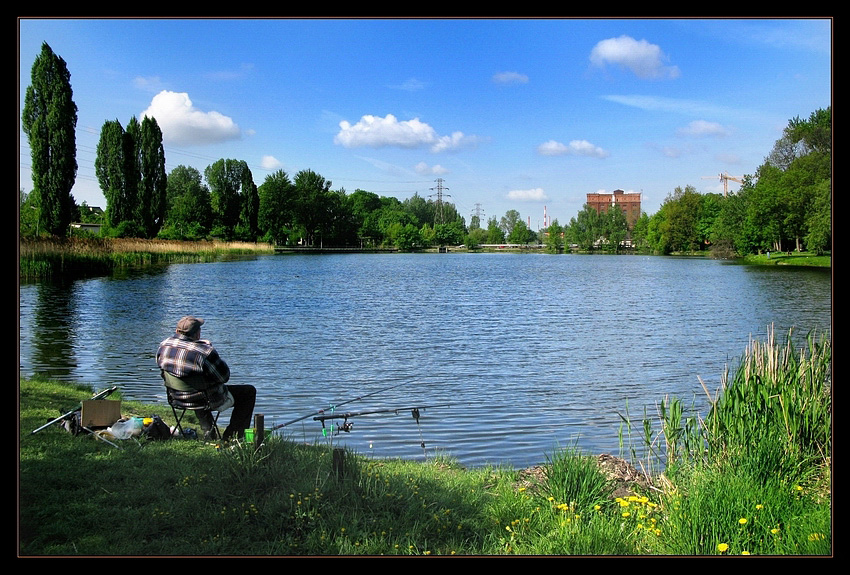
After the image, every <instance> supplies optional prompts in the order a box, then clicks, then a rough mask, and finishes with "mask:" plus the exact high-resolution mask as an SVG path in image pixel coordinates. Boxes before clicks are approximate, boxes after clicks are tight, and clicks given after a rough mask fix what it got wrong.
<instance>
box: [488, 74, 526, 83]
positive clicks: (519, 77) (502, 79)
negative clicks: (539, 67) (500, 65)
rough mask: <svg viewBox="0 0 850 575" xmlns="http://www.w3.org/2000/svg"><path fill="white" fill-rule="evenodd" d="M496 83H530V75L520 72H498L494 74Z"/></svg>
mask: <svg viewBox="0 0 850 575" xmlns="http://www.w3.org/2000/svg"><path fill="white" fill-rule="evenodd" d="M493 82H495V83H496V84H528V76H526V75H525V74H520V73H519V72H498V73H496V74H493Z"/></svg>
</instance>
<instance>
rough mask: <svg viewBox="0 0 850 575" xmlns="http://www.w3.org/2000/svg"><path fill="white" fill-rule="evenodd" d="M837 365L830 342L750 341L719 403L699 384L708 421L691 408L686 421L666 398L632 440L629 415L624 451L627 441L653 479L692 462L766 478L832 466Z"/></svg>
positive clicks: (812, 337)
mask: <svg viewBox="0 0 850 575" xmlns="http://www.w3.org/2000/svg"><path fill="white" fill-rule="evenodd" d="M831 365H832V345H831V341H830V339H829V338H828V337H826V336H825V335H821V336H817V335H816V334H809V335H808V336H807V338H806V345H805V346H804V347H801V348H800V349H799V350H797V349H795V346H794V343H793V338H792V333H791V332H790V331H789V333H788V336H787V338H786V341H785V342H784V343H782V344H779V343H777V341H776V338H775V334H774V331H773V329H772V327H771V328H770V329H769V330H768V335H767V340H766V341H764V342H760V341H757V340H752V341H751V342H750V344H749V345H748V347H747V349H746V350H745V352H744V355H743V357H742V359H741V362H740V364H739V365H738V367H737V368H736V370H735V372H734V374H733V375H732V376H731V378H730V375H729V371H728V369H727V370H726V372H725V373H723V374H722V376H721V389H720V390H718V392H717V393H716V394H715V395H714V396H712V395H711V394H710V393H709V391H708V389H706V388H705V384H704V383H702V380H700V383H702V385H703V389H705V391H706V395H707V396H708V400H709V405H710V409H709V413H708V415H707V416H706V417H705V418H704V420H703V419H701V418H700V416H699V414H698V413H696V412H695V411H694V410H693V409H692V410H691V413H690V414H687V413H686V410H685V409H684V406H683V404H682V401H681V400H680V399H676V398H673V399H670V398H665V399H664V400H663V401H661V402H660V404H659V405H658V408H657V414H656V415H655V417H654V418H653V417H650V416H648V415H647V414H646V413H644V417H643V419H642V420H641V421H640V422H639V425H638V427H639V429H640V433H633V427H634V426H635V422H633V421H632V419H631V417H630V416H629V414H628V408H627V411H626V414H625V415H620V418H621V420H622V426H621V430H620V442H621V450H622V448H623V447H624V442H628V448H629V453H630V455H631V456H632V458H633V459H635V458H636V459H639V460H640V466H641V467H642V468H643V469H644V470H646V471H647V474H648V475H652V474H653V472H654V471H657V468H658V467H662V468H663V467H666V468H667V469H668V470H669V468H670V467H672V466H676V465H679V464H685V463H687V462H689V461H690V462H699V463H704V462H708V461H713V462H723V461H736V462H737V464H738V465H746V466H748V467H751V468H752V469H751V471H752V472H753V473H755V474H756V475H760V476H763V477H771V476H776V475H777V474H779V475H785V476H788V475H789V474H791V475H795V476H798V477H799V475H800V473H806V472H811V471H814V470H816V469H817V468H818V467H819V466H820V465H821V464H824V463H829V461H830V450H831V447H832V445H831V434H832V419H831V418H832V401H831V398H832V394H831V376H832V372H831ZM656 420H657V422H658V423H660V429H656V428H655V426H654V423H655V422H656ZM635 439H637V443H638V444H637V445H634V442H635Z"/></svg>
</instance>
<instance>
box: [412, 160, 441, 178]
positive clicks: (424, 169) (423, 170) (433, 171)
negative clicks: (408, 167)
mask: <svg viewBox="0 0 850 575" xmlns="http://www.w3.org/2000/svg"><path fill="white" fill-rule="evenodd" d="M413 169H414V170H415V171H416V173H417V174H419V175H420V176H442V175H445V174H447V173H449V171H448V170H447V169H446V168H444V167H443V166H441V165H440V164H435V165H433V166H429V165H428V164H426V163H425V162H419V163H418V164H416V166H415V167H414V168H413Z"/></svg>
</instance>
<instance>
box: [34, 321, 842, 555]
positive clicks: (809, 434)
mask: <svg viewBox="0 0 850 575" xmlns="http://www.w3.org/2000/svg"><path fill="white" fill-rule="evenodd" d="M830 367H831V342H830V339H829V338H828V337H823V336H815V335H814V334H812V335H809V337H808V338H807V339H806V341H805V342H804V343H803V344H800V345H799V347H798V346H797V344H792V338H791V335H790V334H789V335H788V337H787V339H786V341H784V342H783V341H775V340H774V337H773V334H772V333H771V334H770V335H769V337H768V339H767V340H766V341H764V342H757V341H754V342H752V343H751V344H750V346H748V348H747V350H746V351H745V352H744V355H743V357H742V359H741V361H740V364H739V365H738V366H737V367H736V368H735V369H733V370H732V372H731V373H730V374H727V376H726V377H724V378H723V380H722V381H723V386H722V389H720V390H717V391H711V390H708V389H706V393H707V394H709V397H710V411H709V412H708V413H704V414H700V413H694V412H692V411H691V410H688V409H687V408H686V403H685V402H683V401H681V400H679V399H670V398H664V400H663V401H661V402H660V403H659V408H658V411H657V413H656V414H653V415H648V416H644V418H643V419H638V420H632V419H631V417H630V416H629V415H628V414H627V413H624V414H623V415H622V419H623V428H624V429H623V433H622V445H623V447H622V453H620V454H619V457H613V456H610V455H601V456H591V455H590V454H586V453H583V452H582V451H581V450H579V449H578V448H576V447H570V448H566V449H558V450H556V451H554V452H553V453H551V454H549V455H547V456H545V461H546V462H545V463H544V464H542V465H540V466H539V467H537V468H534V469H526V470H514V469H507V468H500V467H489V468H479V469H464V468H462V467H461V466H460V465H458V464H457V462H455V461H453V460H452V459H451V458H450V457H447V456H436V457H432V458H429V460H427V461H425V462H411V461H402V460H379V459H374V458H371V457H368V456H364V455H362V454H358V453H352V452H346V453H345V457H344V465H343V466H342V467H339V466H334V463H333V459H334V458H333V453H332V450H331V448H330V446H326V445H318V444H317V445H304V444H300V443H298V442H295V441H291V440H289V439H287V438H285V437H279V436H277V435H272V436H271V437H267V439H266V441H265V442H264V443H262V444H260V445H254V444H246V443H242V442H234V443H230V444H217V443H205V442H203V441H198V440H176V439H175V440H170V441H155V440H150V439H145V438H144V437H142V438H140V439H138V440H136V439H130V440H123V441H121V440H115V439H114V438H113V439H110V438H109V436H108V435H107V436H103V437H100V438H98V436H95V435H90V434H85V433H83V434H80V435H78V436H73V435H71V434H69V433H67V432H66V431H64V430H63V429H61V428H59V427H58V425H55V426H51V427H48V428H46V429H44V430H42V431H39V432H38V433H36V434H32V433H31V432H32V430H34V429H37V428H39V427H41V426H42V425H43V424H44V423H45V422H46V421H49V420H50V419H52V418H56V417H58V416H59V415H61V414H63V413H66V412H68V411H69V410H72V409H73V408H74V406H75V405H79V402H80V401H81V400H83V399H87V398H88V397H90V396H91V394H92V390H90V389H86V388H83V387H72V386H69V385H67V384H59V383H51V382H46V381H39V380H34V381H30V380H25V381H22V382H21V389H20V402H21V403H20V417H21V420H20V489H19V493H20V499H19V555H23V556H47V555H50V556H53V555H62V556H85V555H95V556H101V555H121V556H156V555H255V556H270V555H325V556H328V555H331V556H333V555H417V556H425V555H593V556H598V555H618V556H619V555H685V556H694V555H730V556H731V555H805V556H828V555H830V554H831V553H832V549H833V544H832V529H831V521H832V513H831V501H832V497H831V495H832V493H831V492H832V490H831V478H832V476H831V471H830V470H831V463H832V461H831V449H832V443H831V437H832V426H831V416H832V403H831V371H830ZM113 398H114V397H113ZM122 412H123V413H124V414H125V415H137V416H141V417H149V416H152V415H154V414H156V415H160V416H161V417H162V418H163V419H165V420H166V421H167V422H171V423H173V420H172V418H171V412H170V409H169V408H168V406H167V405H165V402H163V403H162V404H158V405H149V404H141V403H137V402H130V401H125V402H123V403H122ZM188 417H189V418H191V417H192V416H191V415H190V416H188ZM195 425H196V423H195ZM543 457H544V455H543V454H541V458H543ZM612 462H613V464H612ZM603 463H605V464H607V465H603Z"/></svg>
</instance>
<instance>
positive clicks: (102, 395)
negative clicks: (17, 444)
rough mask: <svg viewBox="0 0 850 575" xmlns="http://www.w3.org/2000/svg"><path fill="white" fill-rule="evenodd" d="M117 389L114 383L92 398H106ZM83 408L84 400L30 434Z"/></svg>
mask: <svg viewBox="0 0 850 575" xmlns="http://www.w3.org/2000/svg"><path fill="white" fill-rule="evenodd" d="M116 389H118V386H117V385H113V386H112V387H110V388H109V389H104V390H103V391H101V392H100V393H96V394H94V395H93V396H92V398H91V399H92V400H95V399H104V398H106V397H109V396H110V395H112V392H113V391H115V390H116ZM82 408H83V403H82V402H80V405H78V406H77V407H75V408H74V409H72V410H71V411H69V412H68V413H66V414H64V415H60V416H59V417H57V418H56V419H53V420H51V421H48V422H47V423H45V424H44V425H42V426H41V427H39V428H38V429H34V430H32V431H31V432H30V435H33V434H34V433H38V432H39V431H41V430H42V429H47V428H48V427H50V426H51V425H53V424H54V423H58V422H60V421H62V420H63V419H68V418H69V417H71V416H72V415H74V413H76V412H77V411H80V410H81V409H82Z"/></svg>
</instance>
